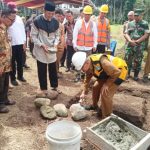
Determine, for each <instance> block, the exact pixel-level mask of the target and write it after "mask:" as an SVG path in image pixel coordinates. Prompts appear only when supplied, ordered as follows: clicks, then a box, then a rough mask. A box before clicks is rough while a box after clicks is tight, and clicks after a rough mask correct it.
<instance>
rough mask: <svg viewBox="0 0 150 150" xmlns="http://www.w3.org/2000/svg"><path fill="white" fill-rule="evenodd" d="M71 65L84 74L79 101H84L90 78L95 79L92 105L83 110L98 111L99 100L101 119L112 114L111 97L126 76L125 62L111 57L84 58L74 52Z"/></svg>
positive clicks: (96, 55)
mask: <svg viewBox="0 0 150 150" xmlns="http://www.w3.org/2000/svg"><path fill="white" fill-rule="evenodd" d="M72 63H73V65H74V66H75V68H76V69H77V70H82V71H83V72H85V73H86V76H85V80H84V88H83V91H82V94H81V96H80V98H81V99H84V98H85V95H86V94H87V92H88V85H89V82H90V80H91V78H92V77H93V76H94V77H96V79H97V80H96V81H95V83H94V85H93V89H92V100H93V104H92V105H90V106H88V107H85V108H87V109H88V110H99V109H98V101H99V99H101V110H102V118H105V117H107V116H109V115H110V114H111V113H112V106H113V102H112V99H113V96H114V94H115V92H116V91H117V88H118V86H119V85H120V84H121V83H122V82H123V81H124V80H125V79H126V76H127V72H128V69H127V64H126V62H125V61H124V60H122V59H120V58H118V57H113V56H111V55H105V54H93V55H90V56H89V57H88V58H86V53H84V52H76V53H75V54H74V55H73V57H72Z"/></svg>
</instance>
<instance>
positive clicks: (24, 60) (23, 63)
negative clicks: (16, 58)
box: [22, 51, 26, 66]
mask: <svg viewBox="0 0 150 150" xmlns="http://www.w3.org/2000/svg"><path fill="white" fill-rule="evenodd" d="M25 64H26V52H25V51H24V52H23V57H22V65H23V66H24V65H25Z"/></svg>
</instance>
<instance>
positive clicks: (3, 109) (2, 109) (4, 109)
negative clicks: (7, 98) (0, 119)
mask: <svg viewBox="0 0 150 150" xmlns="http://www.w3.org/2000/svg"><path fill="white" fill-rule="evenodd" d="M8 112H9V109H8V108H7V107H6V106H5V105H0V113H8Z"/></svg>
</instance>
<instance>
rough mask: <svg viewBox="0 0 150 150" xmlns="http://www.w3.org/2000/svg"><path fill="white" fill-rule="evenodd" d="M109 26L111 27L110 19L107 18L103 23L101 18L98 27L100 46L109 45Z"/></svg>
mask: <svg viewBox="0 0 150 150" xmlns="http://www.w3.org/2000/svg"><path fill="white" fill-rule="evenodd" d="M108 25H109V20H108V19H106V18H105V19H104V22H103V23H102V22H101V21H100V18H98V25H97V30H98V40H97V42H98V44H107V34H108Z"/></svg>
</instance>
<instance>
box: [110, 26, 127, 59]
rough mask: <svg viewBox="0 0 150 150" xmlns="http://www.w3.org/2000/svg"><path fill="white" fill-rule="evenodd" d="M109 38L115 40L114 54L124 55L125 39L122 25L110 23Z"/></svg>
mask: <svg viewBox="0 0 150 150" xmlns="http://www.w3.org/2000/svg"><path fill="white" fill-rule="evenodd" d="M111 39H113V40H116V41H117V46H116V50H115V54H116V55H117V56H119V57H122V58H123V57H124V45H125V39H124V37H123V25H116V24H115V25H111Z"/></svg>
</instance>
